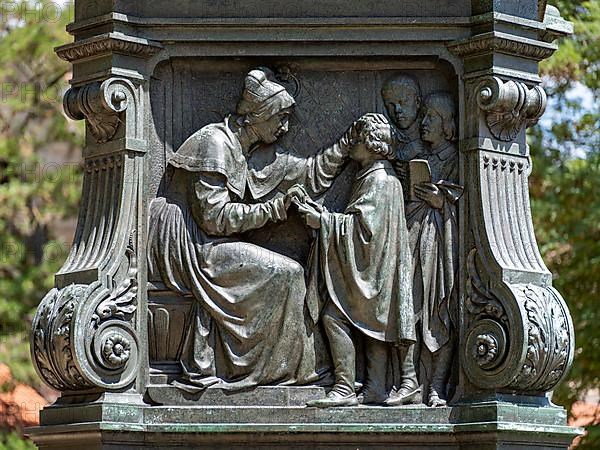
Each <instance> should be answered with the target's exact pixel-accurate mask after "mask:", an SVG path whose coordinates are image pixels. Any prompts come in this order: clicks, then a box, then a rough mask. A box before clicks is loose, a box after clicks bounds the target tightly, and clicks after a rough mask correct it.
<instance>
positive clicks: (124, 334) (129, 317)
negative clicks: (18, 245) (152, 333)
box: [31, 78, 144, 392]
mask: <svg viewBox="0 0 600 450" xmlns="http://www.w3.org/2000/svg"><path fill="white" fill-rule="evenodd" d="M140 92H141V89H140V88H139V86H136V85H134V83H132V82H131V81H130V80H128V79H124V78H110V79H107V80H105V81H102V82H93V83H90V84H87V85H83V86H76V87H73V88H71V89H70V90H69V91H68V92H67V93H66V94H65V97H64V108H65V111H66V113H67V114H68V116H69V117H71V118H72V119H75V120H81V119H86V121H87V124H88V127H87V130H88V132H89V133H91V137H93V139H94V140H95V141H96V144H95V143H94V142H93V140H91V139H89V137H88V140H87V141H88V149H89V147H90V145H94V146H96V147H97V150H96V151H95V152H86V151H85V150H84V177H83V194H82V199H81V206H80V215H79V220H78V223H77V230H76V234H75V238H74V242H73V246H72V248H71V251H70V254H69V256H68V258H67V260H66V262H65V263H64V265H63V266H62V268H61V269H60V271H59V272H58V273H57V274H56V285H55V286H56V287H55V288H54V289H52V290H51V291H50V292H49V293H48V294H47V295H46V296H45V297H44V299H43V300H42V301H41V303H40V306H39V308H38V311H37V313H36V315H35V318H34V320H33V324H32V327H33V331H32V337H31V352H32V360H33V362H34V366H35V367H36V369H37V371H38V373H39V375H40V376H41V378H42V379H43V380H44V381H45V382H46V383H47V384H49V385H50V386H52V387H53V388H54V389H57V390H59V391H63V392H65V391H67V392H69V391H71V392H72V391H82V390H90V389H96V390H97V389H99V390H102V391H106V390H120V389H124V388H127V387H129V386H131V385H132V383H133V382H134V380H135V379H136V377H137V376H138V374H139V373H140V366H141V360H142V351H141V350H140V340H139V338H138V328H137V327H136V323H137V322H136V320H137V313H138V309H139V308H138V306H139V299H138V296H139V289H138V286H139V283H138V272H139V270H138V258H137V252H138V248H139V247H138V245H139V244H138V237H139V228H140V219H139V214H138V213H137V212H138V211H139V205H140V202H141V197H140V195H141V194H140V186H141V185H142V183H141V180H142V178H143V158H142V156H143V154H142V153H140V148H139V147H138V148H136V149H135V150H132V149H130V148H128V147H127V145H128V140H127V138H128V137H131V138H133V139H135V140H136V142H138V143H139V142H141V143H143V142H144V141H143V139H141V136H140V135H139V130H140V128H141V127H139V126H137V125H136V123H135V122H136V116H137V115H138V114H141V112H140V105H141V104H142V102H141V101H140ZM119 127H122V128H119ZM119 130H120V131H119ZM117 132H118V134H117ZM116 137H119V138H121V137H124V138H125V139H116ZM111 140H112V141H111ZM102 143H106V144H105V145H101V146H99V145H98V144H102ZM140 145H141V144H140Z"/></svg>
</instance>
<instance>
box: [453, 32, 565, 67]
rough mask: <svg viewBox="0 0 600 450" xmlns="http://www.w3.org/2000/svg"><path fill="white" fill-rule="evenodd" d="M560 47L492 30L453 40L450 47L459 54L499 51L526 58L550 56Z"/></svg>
mask: <svg viewBox="0 0 600 450" xmlns="http://www.w3.org/2000/svg"><path fill="white" fill-rule="evenodd" d="M557 48H558V47H557V46H556V45H555V44H552V43H548V42H542V41H538V40H534V39H528V38H524V37H520V36H514V35H511V34H507V33H501V32H497V31H492V32H489V33H484V34H480V35H477V36H474V37H472V38H469V39H464V40H461V41H457V42H451V43H450V44H449V45H448V49H449V50H450V51H451V52H452V53H454V54H455V55H457V56H460V57H464V56H476V55H480V54H485V53H490V52H499V53H507V54H510V55H515V56H521V57H525V58H530V59H535V60H542V59H546V58H549V57H550V56H552V54H553V53H554V52H555V51H556V49H557Z"/></svg>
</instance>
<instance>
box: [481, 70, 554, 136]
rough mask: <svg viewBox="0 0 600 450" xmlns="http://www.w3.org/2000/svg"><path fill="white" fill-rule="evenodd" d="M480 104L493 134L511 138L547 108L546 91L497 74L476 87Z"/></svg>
mask: <svg viewBox="0 0 600 450" xmlns="http://www.w3.org/2000/svg"><path fill="white" fill-rule="evenodd" d="M477 93H478V94H477V104H478V106H479V108H481V109H482V110H483V111H484V113H485V120H486V123H487V126H488V128H489V130H490V132H491V133H492V135H493V136H494V137H495V138H496V139H499V140H501V141H506V142H508V141H512V140H513V139H514V138H515V137H516V136H517V135H518V134H519V132H520V131H521V130H522V129H523V128H524V127H528V126H531V125H533V124H535V123H536V122H537V121H538V119H539V118H540V117H541V116H542V114H543V113H544V110H545V109H546V93H545V92H544V90H543V89H542V88H541V87H539V86H534V87H532V88H529V87H528V86H526V85H525V84H524V83H521V82H517V81H513V80H510V81H502V80H501V79H500V78H498V77H488V78H486V79H484V80H483V81H482V82H481V83H480V84H479V86H478V88H477Z"/></svg>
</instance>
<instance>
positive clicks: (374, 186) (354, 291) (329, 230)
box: [307, 160, 416, 345]
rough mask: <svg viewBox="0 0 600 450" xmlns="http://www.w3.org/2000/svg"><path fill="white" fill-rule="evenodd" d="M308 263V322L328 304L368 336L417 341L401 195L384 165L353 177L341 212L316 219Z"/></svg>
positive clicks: (391, 172)
mask: <svg viewBox="0 0 600 450" xmlns="http://www.w3.org/2000/svg"><path fill="white" fill-rule="evenodd" d="M312 264H313V265H312V267H311V274H310V280H309V294H308V297H307V303H308V307H309V311H310V312H311V316H312V317H313V320H315V321H316V319H317V318H318V315H319V311H320V310H321V309H322V307H323V306H324V305H325V303H324V302H327V301H332V302H334V303H335V305H336V306H337V307H338V308H339V309H340V311H342V313H343V314H344V315H345V316H346V318H347V319H348V320H349V321H350V322H351V323H352V324H353V325H354V326H355V327H356V328H358V329H359V330H360V331H361V332H363V333H364V334H366V335H367V336H370V337H372V338H374V339H377V340H379V341H384V342H391V343H395V344H402V345H409V344H412V343H414V342H415V341H416V335H415V322H414V308H413V301H412V280H411V274H412V268H411V255H410V248H409V242H408V229H407V227H406V219H405V216H404V197H403V194H402V185H401V183H400V181H399V180H398V178H397V176H396V174H395V172H394V169H393V168H392V165H391V163H390V162H389V161H387V160H378V161H375V162H374V163H373V164H372V165H371V166H369V167H367V168H365V169H363V170H361V171H360V172H359V173H358V174H357V177H356V180H355V183H354V187H353V190H352V196H351V199H350V202H349V204H348V206H347V208H346V210H345V212H344V213H343V214H339V213H329V212H324V213H323V214H322V215H321V229H320V232H319V236H318V238H317V242H316V243H315V247H314V248H313V257H312Z"/></svg>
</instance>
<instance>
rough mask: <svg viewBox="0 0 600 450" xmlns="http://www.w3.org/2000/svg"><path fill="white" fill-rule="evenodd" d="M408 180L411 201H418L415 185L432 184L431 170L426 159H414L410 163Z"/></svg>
mask: <svg viewBox="0 0 600 450" xmlns="http://www.w3.org/2000/svg"><path fill="white" fill-rule="evenodd" d="M408 178H409V183H410V197H409V199H410V200H411V201H418V200H419V199H418V198H417V197H416V196H415V185H417V184H420V183H431V168H430V167H429V162H428V161H427V160H425V159H412V160H410V161H409V162H408Z"/></svg>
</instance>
